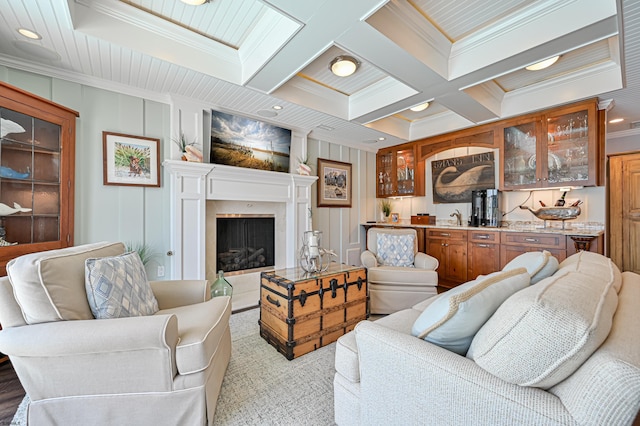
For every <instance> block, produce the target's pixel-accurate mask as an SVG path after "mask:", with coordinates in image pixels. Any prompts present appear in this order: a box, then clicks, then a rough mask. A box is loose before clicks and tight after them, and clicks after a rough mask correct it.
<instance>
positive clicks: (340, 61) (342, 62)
mask: <svg viewBox="0 0 640 426" xmlns="http://www.w3.org/2000/svg"><path fill="white" fill-rule="evenodd" d="M359 66H360V62H358V60H357V59H356V58H354V57H352V56H346V55H345V56H337V57H336V58H335V59H334V60H333V61H331V63H330V64H329V69H330V70H331V72H332V73H334V74H335V75H337V76H338V77H349V76H350V75H351V74H353V73H354V72H356V70H357V69H358V67H359Z"/></svg>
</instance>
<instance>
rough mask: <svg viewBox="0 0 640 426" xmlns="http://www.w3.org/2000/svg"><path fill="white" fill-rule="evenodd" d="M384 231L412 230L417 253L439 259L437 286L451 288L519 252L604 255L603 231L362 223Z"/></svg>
mask: <svg viewBox="0 0 640 426" xmlns="http://www.w3.org/2000/svg"><path fill="white" fill-rule="evenodd" d="M362 226H363V227H364V228H365V229H369V228H370V227H372V226H379V227H385V228H390V227H391V228H413V229H415V230H416V231H417V235H418V250H419V251H421V252H423V253H427V254H428V255H431V256H433V257H435V258H436V259H438V261H439V262H440V266H439V267H438V285H439V286H440V287H445V288H452V287H455V286H457V285H459V284H462V283H464V282H466V281H469V280H473V279H476V278H477V276H478V275H487V274H490V273H492V272H496V271H499V270H501V269H502V268H504V267H505V265H506V264H507V263H509V262H510V261H511V260H513V259H514V258H515V257H517V256H519V255H521V254H522V253H527V252H530V251H542V250H547V251H549V252H550V253H551V254H552V255H553V256H555V257H556V258H557V259H558V261H560V262H562V261H563V260H564V259H566V258H567V257H569V256H571V255H572V254H574V253H576V252H577V251H578V250H588V251H592V252H595V253H600V254H604V234H603V232H602V231H593V232H584V231H577V232H572V230H567V231H561V230H559V229H557V230H553V231H546V232H545V231H541V232H535V231H524V230H523V231H516V230H513V229H508V228H472V227H469V228H467V227H453V228H452V227H438V226H428V225H395V226H391V225H385V224H370V223H367V224H363V225H362Z"/></svg>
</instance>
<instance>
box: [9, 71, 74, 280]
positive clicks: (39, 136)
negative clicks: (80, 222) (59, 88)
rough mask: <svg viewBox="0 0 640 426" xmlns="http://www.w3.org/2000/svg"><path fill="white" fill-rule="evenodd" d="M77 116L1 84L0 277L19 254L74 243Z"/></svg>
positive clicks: (44, 100) (58, 106) (70, 111)
mask: <svg viewBox="0 0 640 426" xmlns="http://www.w3.org/2000/svg"><path fill="white" fill-rule="evenodd" d="M77 116H78V113H77V112H75V111H72V110H70V109H68V108H65V107H63V106H61V105H57V104H55V103H53V102H51V101H48V100H46V99H44V98H40V97H38V96H35V95H33V94H30V93H28V92H25V91H23V90H21V89H18V88H15V87H13V86H10V85H7V84H5V83H1V82H0V120H1V121H0V122H1V125H2V134H1V136H2V138H1V139H0V203H2V204H1V205H0V209H1V211H2V213H0V225H1V228H0V237H2V240H0V243H1V244H2V245H1V246H0V275H6V270H5V266H6V264H7V262H8V261H9V260H11V259H13V258H15V257H17V256H20V255H22V254H26V253H32V252H37V251H43V250H51V249H56V248H62V247H68V246H71V245H73V188H74V157H75V129H76V126H75V120H76V117H77Z"/></svg>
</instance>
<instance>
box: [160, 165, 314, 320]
mask: <svg viewBox="0 0 640 426" xmlns="http://www.w3.org/2000/svg"><path fill="white" fill-rule="evenodd" d="M163 166H164V168H165V170H166V171H167V172H168V176H169V185H170V198H171V202H170V223H171V230H170V233H171V253H172V256H171V257H170V259H171V261H170V263H171V278H172V279H205V278H206V279H212V278H213V279H215V278H214V277H215V273H216V264H215V253H210V252H212V251H215V248H214V247H215V242H211V241H207V240H211V239H212V238H213V239H215V232H212V231H211V229H208V228H210V225H209V227H208V225H207V223H208V222H210V221H209V220H208V217H210V216H213V217H215V214H220V213H223V214H234V213H252V214H253V213H259V214H264V213H267V214H275V215H276V218H275V222H276V225H275V227H276V236H275V239H276V251H277V253H276V255H275V266H274V268H275V269H280V268H289V267H294V266H296V264H297V252H298V250H299V249H300V245H301V242H302V235H303V233H304V232H305V231H308V230H310V229H311V218H310V217H309V212H310V211H311V185H312V184H313V183H314V182H315V181H316V180H317V177H316V176H300V175H295V174H290V173H279V172H270V171H264V170H254V169H245V168H239V167H231V166H225V165H219V164H206V163H191V162H186V161H176V160H167V161H165V162H164V163H163ZM278 216H281V217H278ZM211 255H213V256H211ZM211 262H213V263H211ZM234 279H235V281H239V280H242V281H243V282H242V283H239V282H234ZM229 281H230V282H231V283H232V285H234V296H233V297H234V299H236V292H238V294H242V293H244V292H251V293H252V295H251V296H249V298H250V299H251V298H253V297H254V296H253V294H254V293H255V301H254V302H255V303H257V301H258V297H259V296H258V293H259V288H260V280H259V273H255V274H245V275H242V278H240V276H237V277H230V279H229ZM235 284H242V285H239V286H238V287H240V289H236V285H235ZM250 303H251V302H250ZM255 303H254V304H255ZM240 307H241V306H237V304H236V300H234V309H238V308H240Z"/></svg>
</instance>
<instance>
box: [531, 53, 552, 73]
mask: <svg viewBox="0 0 640 426" xmlns="http://www.w3.org/2000/svg"><path fill="white" fill-rule="evenodd" d="M558 59H560V55H558V56H553V57H551V58H549V59H545V60H544V61H540V62H536V63H535V64H533V65H529V66H528V67H525V68H526V69H527V70H529V71H540V70H543V69H545V68H549V67H550V66H551V65H553V64H555V63H556V62H557V61H558Z"/></svg>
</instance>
